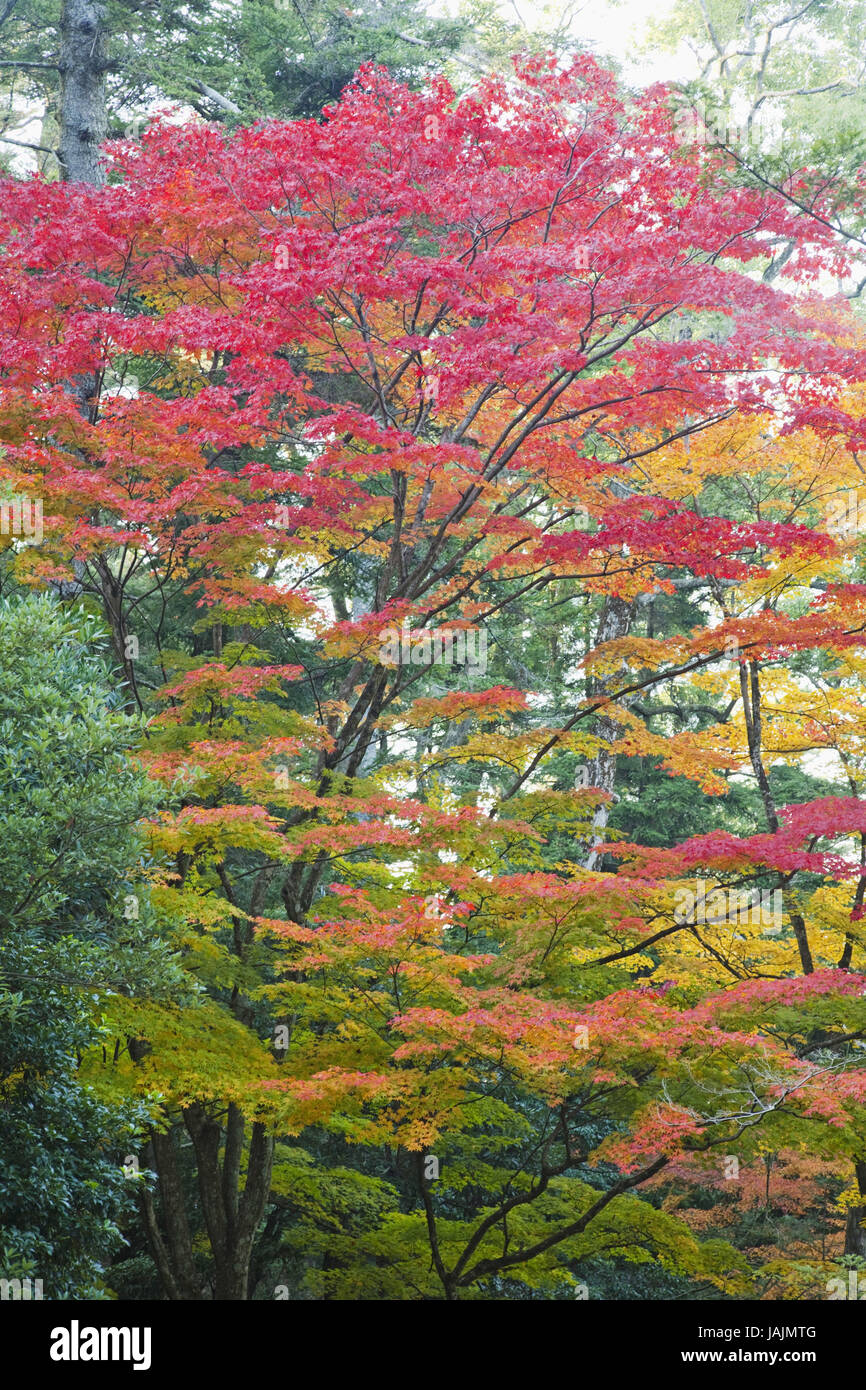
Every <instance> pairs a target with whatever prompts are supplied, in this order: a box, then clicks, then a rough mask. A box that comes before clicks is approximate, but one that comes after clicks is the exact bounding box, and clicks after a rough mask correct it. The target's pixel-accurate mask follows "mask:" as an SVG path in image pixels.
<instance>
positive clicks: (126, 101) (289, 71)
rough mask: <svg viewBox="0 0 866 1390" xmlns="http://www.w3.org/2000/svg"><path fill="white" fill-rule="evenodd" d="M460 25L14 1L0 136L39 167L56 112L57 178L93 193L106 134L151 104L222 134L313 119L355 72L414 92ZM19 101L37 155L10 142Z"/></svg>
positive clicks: (155, 4)
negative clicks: (37, 130)
mask: <svg viewBox="0 0 866 1390" xmlns="http://www.w3.org/2000/svg"><path fill="white" fill-rule="evenodd" d="M466 27H467V26H466V22H465V21H458V20H445V19H440V18H436V17H434V16H431V15H429V14H428V13H427V11H426V9H425V7H424V6H423V5H422V4H421V3H419V0H363V3H361V4H356V5H353V6H352V7H351V8H348V7H346V6H339V5H331V4H329V3H326V0H291V3H290V2H289V0H242V3H240V4H238V5H231V6H225V5H214V4H213V3H211V0H192V3H180V0H14V2H13V3H12V4H6V5H4V6H3V7H2V9H0V33H2V34H3V38H4V53H5V55H6V56H5V57H4V60H3V64H2V66H3V68H4V69H6V70H7V71H8V75H9V76H10V78H11V84H10V89H9V98H10V99H9V110H8V115H7V117H6V121H5V123H4V126H3V128H4V129H8V130H9V131H10V132H13V133H11V134H10V135H9V137H8V138H9V141H10V143H11V144H12V145H22V144H23V145H24V146H25V147H27V146H28V144H29V147H30V148H32V149H36V150H37V151H38V152H39V153H40V155H41V157H42V158H43V162H45V156H46V155H48V156H51V154H52V152H53V151H54V146H53V145H52V144H51V143H48V142H50V141H51V140H53V138H54V134H53V132H54V122H53V118H54V116H55V115H56V130H57V146H56V156H57V161H58V164H59V169H60V173H61V177H63V178H66V179H71V180H73V181H76V182H85V183H98V182H101V180H102V177H103V171H102V165H101V163H100V158H99V153H100V146H101V144H102V142H103V141H104V139H105V138H106V135H107V134H108V133H109V131H110V132H111V134H113V135H114V136H119V135H121V134H123V133H124V132H125V133H127V134H129V133H130V132H131V131H139V130H140V129H141V128H142V127H143V125H145V124H146V122H147V120H148V118H149V116H150V113H151V112H152V110H153V107H154V105H159V104H162V105H166V104H167V103H173V104H177V103H179V104H180V105H181V106H182V107H185V108H187V109H189V108H191V109H192V110H193V111H196V112H198V113H199V115H201V116H202V117H204V118H205V119H208V120H216V121H228V122H229V123H230V124H238V123H240V122H245V123H248V124H249V123H252V122H254V121H257V120H261V119H264V118H266V117H277V118H280V119H290V118H292V117H297V116H318V115H319V113H320V112H321V109H322V107H323V106H324V105H326V104H327V103H328V102H329V101H333V100H335V99H336V98H337V97H338V96H339V95H340V92H341V91H342V89H343V87H344V86H346V85H347V84H348V83H349V82H350V81H351V79H352V77H353V76H354V74H355V72H356V70H357V68H358V67H359V66H360V65H361V64H362V63H365V62H379V63H383V64H386V65H387V66H388V67H389V68H391V69H392V71H393V72H394V74H395V76H398V77H402V78H403V79H404V80H409V81H415V82H417V81H419V80H420V79H421V78H423V77H424V76H425V75H430V74H432V73H434V72H436V71H437V70H438V69H439V68H440V67H441V66H442V64H443V62H445V61H446V60H447V58H448V56H449V55H450V54H451V53H453V52H456V51H457V50H458V49H459V47H460V45H461V43H463V41H464V39H465V37H466ZM22 99H27V100H29V102H31V103H35V104H36V105H37V106H38V105H43V106H44V108H45V110H46V126H45V131H44V133H43V137H42V143H41V144H32V143H31V142H27V141H21V140H20V139H18V138H17V133H18V125H19V122H20V102H21V100H22ZM52 165H53V161H52V160H51V159H50V158H49V160H48V166H49V167H51V166H52Z"/></svg>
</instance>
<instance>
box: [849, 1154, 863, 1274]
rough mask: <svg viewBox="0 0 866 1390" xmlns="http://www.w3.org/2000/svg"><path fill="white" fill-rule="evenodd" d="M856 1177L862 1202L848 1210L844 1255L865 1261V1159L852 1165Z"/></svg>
mask: <svg viewBox="0 0 866 1390" xmlns="http://www.w3.org/2000/svg"><path fill="white" fill-rule="evenodd" d="M854 1172H855V1174H856V1176H857V1190H858V1192H859V1193H860V1196H861V1197H862V1198H863V1201H862V1202H861V1203H860V1205H859V1206H857V1207H849V1208H848V1219H847V1221H846V1222H845V1254H846V1255H861V1256H862V1257H863V1258H864V1259H866V1226H864V1225H863V1222H864V1221H866V1159H864V1160H862V1161H861V1162H857V1163H855V1164H854Z"/></svg>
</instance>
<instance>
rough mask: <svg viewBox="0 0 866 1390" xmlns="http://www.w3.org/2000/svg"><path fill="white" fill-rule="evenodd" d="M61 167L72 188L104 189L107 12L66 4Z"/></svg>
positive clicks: (91, 4) (93, 4) (85, 1)
mask: <svg viewBox="0 0 866 1390" xmlns="http://www.w3.org/2000/svg"><path fill="white" fill-rule="evenodd" d="M60 34H61V39H60V149H59V154H60V167H61V170H62V174H63V178H64V179H65V180H66V181H67V182H69V183H91V184H100V183H104V182H105V173H104V171H103V168H102V165H101V164H100V162H99V147H100V145H101V144H102V141H103V140H104V139H105V133H106V130H107V119H106V110H105V41H106V26H105V6H104V5H102V4H100V3H99V2H98V0H64V3H63V12H62V16H61V21H60Z"/></svg>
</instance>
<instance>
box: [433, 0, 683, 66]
mask: <svg viewBox="0 0 866 1390" xmlns="http://www.w3.org/2000/svg"><path fill="white" fill-rule="evenodd" d="M672 5H673V0H584V3H583V4H582V5H581V4H579V3H577V4H575V5H574V6H573V8H574V10H575V19H574V23H573V32H574V35H575V39H576V41H578V42H579V41H580V40H581V39H584V40H586V41H588V42H589V43H591V44H592V45H593V46H594V48H595V49H596V51H597V52H598V53H599V54H604V53H611V54H613V55H614V56H615V57H616V58H618V59H619V60H620V62H621V63H622V64H623V77H624V78H625V80H626V81H627V82H629V83H633V84H635V85H639V86H647V85H649V84H650V83H651V82H658V81H661V80H664V79H679V80H681V81H682V80H685V79H687V78H689V77H692V76H694V74H695V64H694V60H693V59H692V58H691V55H690V54H689V53H688V52H687V51H685V50H684V51H682V52H680V53H660V52H655V53H652V54H650V55H643V54H640V55H639V54H637V52H636V48H637V42H636V40H637V39H638V38H639V35H640V33H641V31H642V29H643V28H644V25H645V23H646V21H647V19H649V18H652V19H655V20H658V19H664V18H665V16H666V15H667V14H668V13H669V12H670V10H671V8H672ZM456 6H457V0H431V3H430V9H431V10H433V11H434V13H439V14H447V13H451V12H453V11H454V10H455V9H456ZM499 7H500V9H501V10H502V11H503V13H504V14H506V15H508V16H509V17H510V18H511V19H512V20H514V19H515V18H516V19H519V20H520V21H522V22H523V24H525V25H526V27H527V29H533V28H543V27H544V9H545V5H544V4H543V3H538V0H499ZM566 7H567V6H566V3H565V0H552V3H551V4H549V5H548V6H547V8H548V9H551V10H554V11H555V12H557V13H561V12H562V11H563V10H564V9H565V8H566Z"/></svg>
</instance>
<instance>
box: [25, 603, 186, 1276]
mask: <svg viewBox="0 0 866 1390" xmlns="http://www.w3.org/2000/svg"><path fill="white" fill-rule="evenodd" d="M112 703H113V699H112V695H111V685H110V680H109V673H108V670H107V669H106V667H105V665H104V662H103V659H102V656H101V654H100V652H99V643H98V642H97V640H96V624H95V623H94V621H93V619H86V618H82V616H81V615H80V614H75V613H69V612H64V611H62V610H61V609H60V608H59V607H58V606H57V605H56V604H54V603H53V602H51V601H50V600H49V599H47V598H45V597H42V598H33V597H28V598H25V599H17V600H11V601H10V600H4V601H3V603H2V604H0V760H2V767H3V807H2V812H0V829H2V835H0V869H2V875H0V1092H2V1100H3V1103H2V1106H0V1146H2V1150H3V1168H2V1173H0V1225H2V1231H3V1234H2V1245H0V1259H2V1273H3V1276H4V1277H5V1278H22V1277H32V1278H36V1279H41V1280H42V1284H43V1296H44V1297H47V1298H99V1297H104V1296H105V1294H104V1271H105V1268H106V1266H107V1264H108V1262H109V1259H110V1257H111V1255H112V1254H113V1253H114V1252H115V1251H116V1250H117V1248H118V1247H119V1246H120V1244H121V1235H120V1229H119V1223H120V1222H121V1221H122V1220H123V1218H124V1217H125V1216H126V1215H128V1212H129V1209H130V1207H131V1205H132V1202H133V1199H134V1193H135V1188H136V1186H137V1185H138V1184H140V1182H141V1181H142V1180H143V1179H142V1177H141V1176H140V1175H139V1176H136V1175H135V1174H133V1173H130V1172H129V1171H127V1170H125V1168H124V1164H127V1162H128V1160H127V1155H128V1153H129V1150H130V1149H131V1148H133V1147H134V1146H135V1143H136V1142H137V1140H136V1133H137V1131H138V1130H139V1129H140V1126H141V1124H142V1123H143V1121H144V1119H145V1118H146V1116H145V1112H144V1111H143V1109H142V1107H140V1106H138V1105H132V1104H130V1103H129V1101H128V1100H127V1101H126V1102H125V1103H124V1104H123V1105H121V1106H117V1105H107V1104H105V1103H103V1102H102V1101H101V1100H100V1099H99V1098H98V1097H97V1096H96V1094H95V1093H94V1090H93V1088H92V1086H90V1085H88V1084H87V1082H86V1081H85V1080H83V1078H82V1075H81V1072H80V1069H79V1063H80V1061H81V1057H82V1054H84V1053H86V1052H87V1050H88V1049H90V1048H93V1047H97V1048H100V1049H102V1050H104V1048H105V1045H106V1038H107V1030H106V1028H105V1026H104V1024H103V1022H102V1019H101V1017H100V1012H99V1008H97V1010H96V1012H94V1008H93V1004H92V1001H93V1000H98V1001H100V1006H103V1005H104V1004H105V1002H106V1001H108V1000H109V999H110V998H111V997H112V996H113V995H115V994H124V993H125V994H130V993H131V992H137V993H142V994H145V995H153V996H154V997H160V996H163V997H170V995H171V993H172V991H174V993H175V994H176V993H177V983H178V982H177V978H176V971H175V970H174V968H173V966H172V964H171V959H170V956H169V954H168V952H167V951H166V950H165V948H164V947H161V946H160V944H159V942H158V940H156V941H154V940H153V939H152V938H151V929H150V928H151V923H150V921H149V919H150V918H151V917H152V914H151V913H150V912H149V910H148V905H147V900H146V896H145V894H144V892H143V890H142V888H141V886H140V885H139V884H138V883H137V882H136V871H137V869H138V860H139V856H140V848H139V842H138V836H137V833H136V831H135V829H134V826H135V823H136V821H137V820H139V819H140V818H141V817H142V816H143V815H149V814H152V813H153V811H154V808H155V804H156V803H155V795H154V793H155V789H154V787H153V786H152V785H151V784H149V783H148V782H147V780H146V779H145V778H144V776H143V774H142V773H141V770H140V769H136V768H135V767H134V765H133V764H132V763H130V762H129V761H127V760H126V759H125V757H124V755H125V754H126V752H127V750H129V749H130V747H132V746H134V742H135V739H136V727H135V721H133V720H130V719H128V718H126V717H125V716H124V715H122V714H120V713H118V711H117V710H116V709H112V708H111V705H112ZM133 887H134V888H135V893H133V892H132V889H133ZM125 889H126V890H129V892H128V893H127V894H126V895H125V892H124V890H125ZM136 894H141V897H140V898H139V897H138V896H136ZM125 896H126V904H124V897H125ZM139 904H140V911H139ZM130 905H133V906H134V907H135V915H134V916H133V915H130V913H129V907H130ZM125 906H126V911H125ZM185 992H186V993H187V994H188V990H186V991H185ZM111 1047H112V1050H113V1049H114V1039H112V1041H111Z"/></svg>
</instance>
